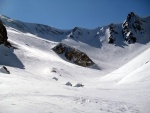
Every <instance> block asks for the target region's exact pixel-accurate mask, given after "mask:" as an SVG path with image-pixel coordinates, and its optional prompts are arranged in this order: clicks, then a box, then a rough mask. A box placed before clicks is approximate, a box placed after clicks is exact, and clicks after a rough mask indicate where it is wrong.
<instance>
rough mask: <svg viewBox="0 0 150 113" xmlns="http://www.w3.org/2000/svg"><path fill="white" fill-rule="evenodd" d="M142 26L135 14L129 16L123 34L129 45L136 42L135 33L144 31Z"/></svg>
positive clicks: (124, 24) (123, 25)
mask: <svg viewBox="0 0 150 113" xmlns="http://www.w3.org/2000/svg"><path fill="white" fill-rule="evenodd" d="M141 25H142V23H141V22H140V19H139V18H138V17H137V16H136V15H135V14H134V13H133V12H131V13H129V14H128V16H127V19H126V21H125V22H124V23H123V24H122V27H123V29H122V34H123V36H124V38H125V40H126V41H127V42H128V43H129V44H130V43H135V42H136V37H135V36H134V34H133V32H134V33H138V32H141V31H142V30H143V29H142V27H141Z"/></svg>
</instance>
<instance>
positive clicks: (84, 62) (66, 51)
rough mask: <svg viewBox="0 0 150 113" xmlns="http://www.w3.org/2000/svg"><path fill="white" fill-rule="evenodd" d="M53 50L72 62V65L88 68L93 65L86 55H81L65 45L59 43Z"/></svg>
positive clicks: (81, 53)
mask: <svg viewBox="0 0 150 113" xmlns="http://www.w3.org/2000/svg"><path fill="white" fill-rule="evenodd" d="M53 50H54V51H55V52H56V53H57V54H63V55H64V56H65V58H66V59H67V60H69V61H72V62H73V63H75V64H77V65H80V66H84V67H88V66H92V65H94V64H95V63H94V62H93V61H92V60H91V59H90V58H89V57H88V56H87V55H86V53H83V52H81V51H79V50H77V49H75V48H73V47H70V46H68V45H66V44H63V43H59V44H58V45H57V46H55V47H54V48H53Z"/></svg>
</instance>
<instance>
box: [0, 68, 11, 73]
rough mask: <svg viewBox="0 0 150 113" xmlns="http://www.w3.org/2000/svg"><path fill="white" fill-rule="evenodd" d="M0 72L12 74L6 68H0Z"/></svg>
mask: <svg viewBox="0 0 150 113" xmlns="http://www.w3.org/2000/svg"><path fill="white" fill-rule="evenodd" d="M0 72H2V73H6V74H10V71H9V70H8V69H7V68H6V67H5V66H3V67H1V68H0Z"/></svg>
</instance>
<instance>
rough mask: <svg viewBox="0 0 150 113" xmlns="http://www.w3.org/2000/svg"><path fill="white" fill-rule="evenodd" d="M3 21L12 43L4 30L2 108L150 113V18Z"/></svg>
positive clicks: (20, 112)
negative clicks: (64, 24) (61, 23)
mask: <svg viewBox="0 0 150 113" xmlns="http://www.w3.org/2000/svg"><path fill="white" fill-rule="evenodd" d="M0 20H1V21H2V23H3V24H4V26H5V27H6V30H7V36H8V42H9V43H10V44H11V46H12V47H6V43H5V44H4V43H3V39H4V37H2V36H3V35H2V32H1V31H0V33H1V35H0V36H1V37H0V41H1V42H0V44H1V45H0V113H150V108H149V106H150V17H145V18H141V17H139V16H137V15H136V14H134V13H133V12H131V13H129V14H128V15H127V18H126V19H125V21H124V22H123V23H120V24H114V23H111V24H110V25H107V26H103V27H98V28H95V29H85V28H79V27H75V28H74V29H71V30H60V29H56V28H53V27H49V26H46V25H41V24H32V23H25V22H21V21H18V20H13V19H11V18H8V17H6V16H2V15H1V16H0ZM5 36H6V35H5ZM5 42H6V40H5ZM60 44H62V45H65V49H64V47H62V46H61V47H59V48H57V52H55V51H53V48H56V47H57V45H60ZM58 53H61V54H58ZM89 64H90V65H89Z"/></svg>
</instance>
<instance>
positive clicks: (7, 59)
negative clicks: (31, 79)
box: [0, 45, 24, 69]
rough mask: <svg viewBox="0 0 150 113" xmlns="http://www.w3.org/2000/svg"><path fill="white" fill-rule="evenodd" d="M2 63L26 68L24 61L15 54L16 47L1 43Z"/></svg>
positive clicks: (0, 55)
mask: <svg viewBox="0 0 150 113" xmlns="http://www.w3.org/2000/svg"><path fill="white" fill-rule="evenodd" d="M0 65H5V66H11V67H16V68H20V69H24V65H23V63H22V62H21V61H20V60H19V58H18V57H17V56H16V55H15V54H14V49H13V48H7V47H5V46H4V45H0Z"/></svg>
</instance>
